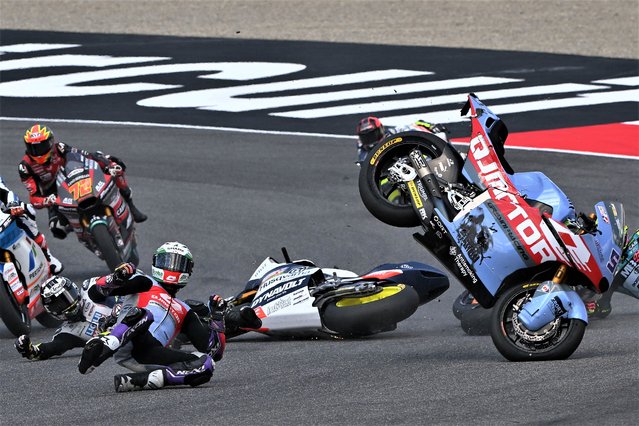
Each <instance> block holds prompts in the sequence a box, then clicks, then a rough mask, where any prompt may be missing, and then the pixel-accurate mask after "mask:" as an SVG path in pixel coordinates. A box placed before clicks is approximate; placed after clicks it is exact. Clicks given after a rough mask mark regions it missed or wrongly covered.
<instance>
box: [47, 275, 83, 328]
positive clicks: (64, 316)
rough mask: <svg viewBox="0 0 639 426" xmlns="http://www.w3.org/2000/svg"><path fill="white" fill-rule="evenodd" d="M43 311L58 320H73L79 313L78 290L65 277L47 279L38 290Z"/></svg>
mask: <svg viewBox="0 0 639 426" xmlns="http://www.w3.org/2000/svg"><path fill="white" fill-rule="evenodd" d="M40 296H41V297H42V305H43V306H44V309H45V311H47V312H48V313H50V314H51V315H53V316H54V317H56V318H57V319H60V320H75V319H77V317H78V314H79V313H80V290H79V289H78V286H77V285H75V283H74V282H73V281H71V280H70V279H68V278H65V277H58V276H55V277H52V278H49V279H48V280H47V281H46V282H45V283H44V284H42V287H41V288H40Z"/></svg>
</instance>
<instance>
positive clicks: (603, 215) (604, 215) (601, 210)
mask: <svg viewBox="0 0 639 426" xmlns="http://www.w3.org/2000/svg"><path fill="white" fill-rule="evenodd" d="M597 210H599V214H600V215H601V218H602V219H603V221H604V222H606V223H610V218H608V212H606V209H605V208H604V207H603V206H599V205H598V206H597Z"/></svg>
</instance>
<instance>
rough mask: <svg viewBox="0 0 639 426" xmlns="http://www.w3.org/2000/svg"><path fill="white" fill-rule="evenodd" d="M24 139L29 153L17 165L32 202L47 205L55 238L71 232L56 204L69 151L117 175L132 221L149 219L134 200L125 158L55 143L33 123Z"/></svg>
mask: <svg viewBox="0 0 639 426" xmlns="http://www.w3.org/2000/svg"><path fill="white" fill-rule="evenodd" d="M23 139H24V144H25V147H26V153H25V155H24V157H22V161H21V162H20V164H19V165H18V172H19V174H20V179H21V180H22V183H24V185H25V186H26V187H27V190H28V191H29V194H30V201H31V204H33V206H34V207H35V208H36V209H41V208H44V207H47V209H48V211H49V228H50V229H51V233H52V234H53V236H54V237H56V238H60V239H62V238H65V237H66V235H67V233H68V227H67V225H68V223H67V221H66V219H65V218H64V216H62V215H61V214H59V213H58V210H57V206H56V195H57V186H56V174H57V173H58V170H59V169H60V168H61V167H64V165H65V163H66V159H65V154H66V153H67V152H80V153H81V154H82V155H84V156H86V157H88V158H91V159H93V160H95V161H96V162H97V163H98V164H99V165H100V168H101V169H103V170H104V172H105V173H109V174H110V175H111V176H113V177H114V178H115V182H116V185H117V187H118V189H119V190H120V194H122V197H123V198H124V199H125V200H126V202H127V204H128V205H129V208H130V209H131V213H132V215H133V220H134V221H135V222H144V221H145V220H146V219H147V216H146V215H145V214H144V213H142V212H141V211H140V210H138V209H137V208H136V207H135V205H134V204H133V202H132V199H131V188H129V185H128V183H127V181H126V177H125V175H124V172H125V170H126V165H125V164H124V162H123V161H122V160H120V159H118V158H116V157H114V156H111V155H108V154H104V153H102V152H100V151H97V152H95V153H89V152H87V151H85V150H81V149H78V148H74V147H72V146H69V145H66V144H64V143H62V142H55V138H54V136H53V132H52V131H51V130H49V129H48V128H47V127H45V126H43V125H40V124H34V125H33V126H31V127H30V128H29V129H27V131H26V132H25V134H24V137H23Z"/></svg>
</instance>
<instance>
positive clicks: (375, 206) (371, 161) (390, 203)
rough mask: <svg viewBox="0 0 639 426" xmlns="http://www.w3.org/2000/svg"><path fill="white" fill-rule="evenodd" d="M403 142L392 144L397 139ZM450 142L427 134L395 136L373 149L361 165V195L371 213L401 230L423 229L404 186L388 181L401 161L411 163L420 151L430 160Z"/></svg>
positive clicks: (440, 153) (410, 133)
mask: <svg viewBox="0 0 639 426" xmlns="http://www.w3.org/2000/svg"><path fill="white" fill-rule="evenodd" d="M398 137H401V138H402V141H401V142H398V143H396V144H390V145H389V143H391V142H392V141H393V140H395V139H396V138H398ZM446 145H447V144H446V142H444V141H443V140H442V139H440V138H438V137H437V136H435V135H433V134H430V133H426V132H409V133H406V134H403V133H398V134H395V135H391V136H389V137H388V138H386V139H384V140H383V141H382V142H380V143H379V144H378V145H377V146H375V148H373V149H372V150H371V152H370V153H369V154H368V157H367V158H366V160H365V161H364V162H362V164H361V169H360V172H359V193H360V197H361V198H362V202H363V203H364V205H365V206H366V208H367V209H368V211H369V212H371V214H372V215H373V216H375V217H376V218H377V219H379V220H380V221H382V222H384V223H386V224H388V225H391V226H396V227H400V228H412V227H415V226H419V224H420V219H419V217H418V216H417V214H416V213H415V210H414V209H413V206H412V204H411V198H410V194H408V192H407V191H406V190H405V189H403V188H402V187H401V185H400V184H397V183H392V182H390V181H389V180H388V176H389V168H390V167H391V166H393V165H394V164H395V163H396V162H397V161H398V160H402V159H403V160H406V161H407V164H409V165H410V160H408V154H409V153H410V152H411V151H412V150H413V149H415V148H418V149H419V150H420V151H421V152H422V154H423V155H424V157H425V159H426V160H431V159H433V158H437V157H439V156H440V155H442V152H444V148H445V147H446Z"/></svg>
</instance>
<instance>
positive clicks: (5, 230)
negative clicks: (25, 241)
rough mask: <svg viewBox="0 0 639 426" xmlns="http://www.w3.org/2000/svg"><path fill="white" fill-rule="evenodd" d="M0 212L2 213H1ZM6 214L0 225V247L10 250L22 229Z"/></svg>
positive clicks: (20, 234)
mask: <svg viewBox="0 0 639 426" xmlns="http://www.w3.org/2000/svg"><path fill="white" fill-rule="evenodd" d="M0 214H2V215H4V214H3V213H0ZM6 216H7V218H6V220H5V221H4V222H3V223H2V226H1V227H0V247H1V248H3V249H5V250H10V249H11V247H12V246H13V245H14V244H15V243H16V242H17V241H18V240H19V239H20V237H21V236H22V234H23V232H24V231H23V230H22V229H20V228H19V227H18V224H17V223H16V221H15V220H12V219H11V217H10V216H9V215H6Z"/></svg>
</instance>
